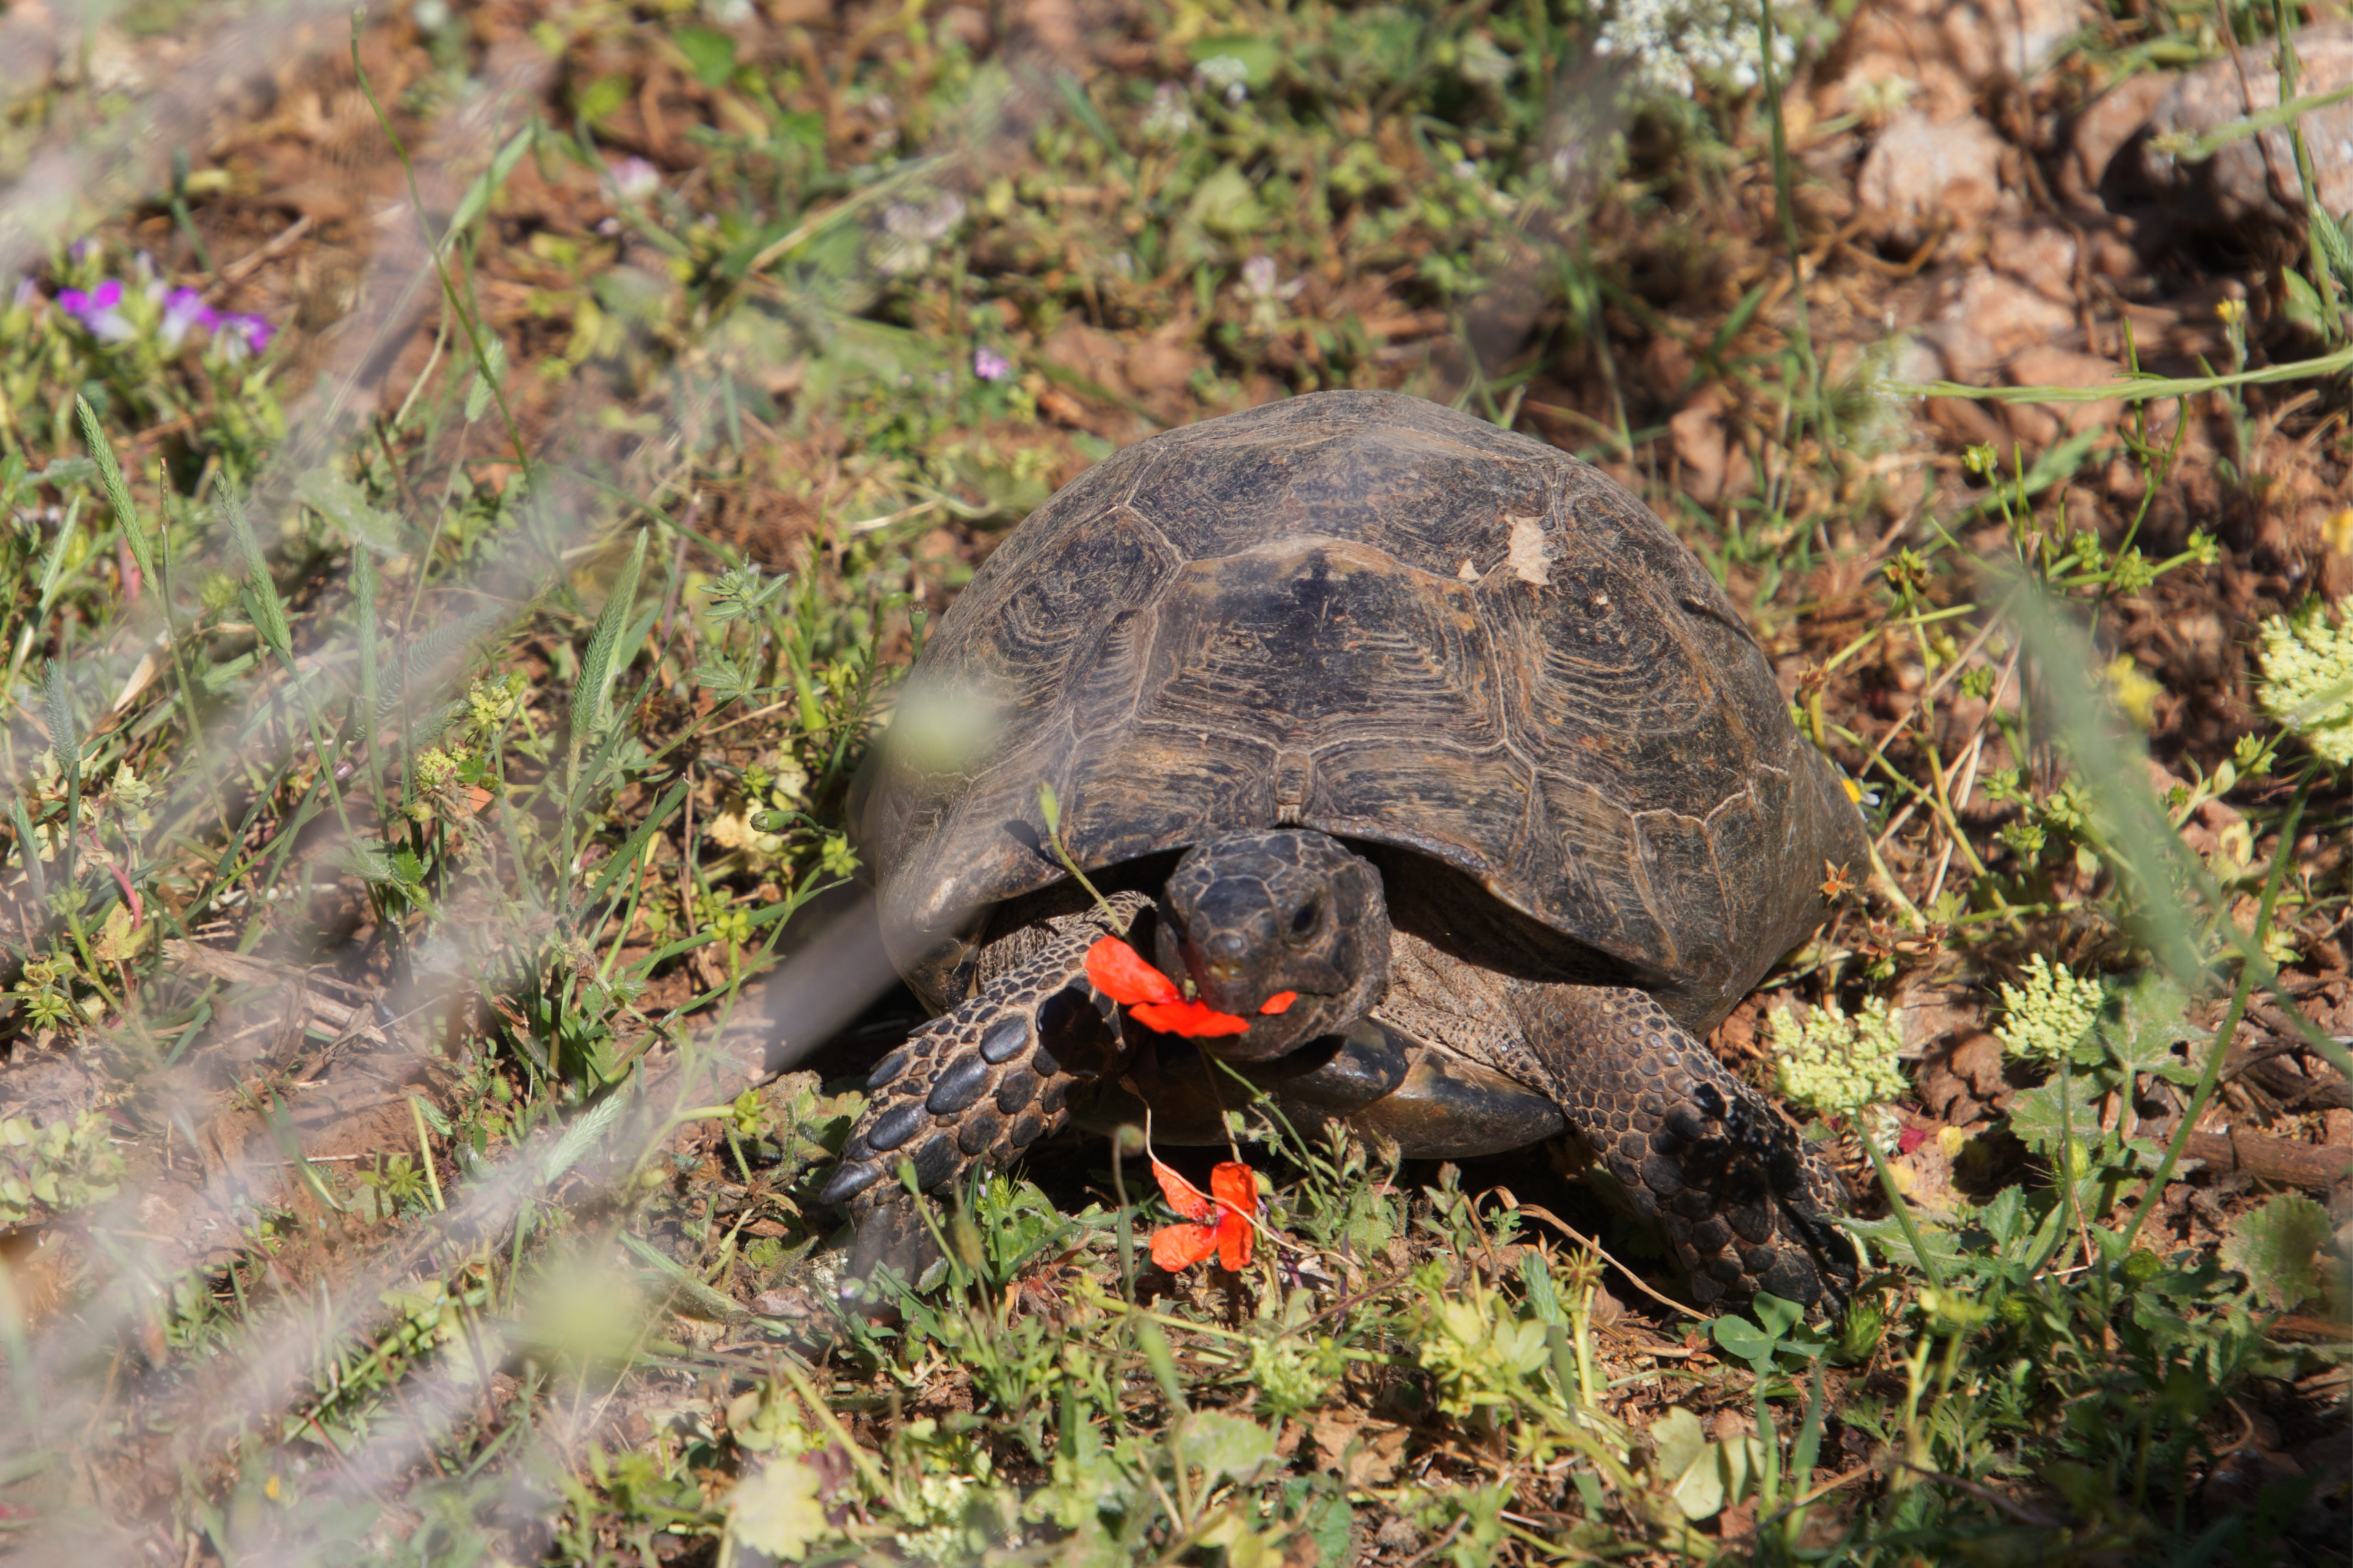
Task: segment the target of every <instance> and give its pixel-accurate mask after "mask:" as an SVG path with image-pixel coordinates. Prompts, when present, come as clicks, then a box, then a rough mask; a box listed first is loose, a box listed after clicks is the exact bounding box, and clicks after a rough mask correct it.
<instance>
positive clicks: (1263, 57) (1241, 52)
mask: <svg viewBox="0 0 2353 1568" xmlns="http://www.w3.org/2000/svg"><path fill="white" fill-rule="evenodd" d="M1185 52H1186V53H1187V55H1189V56H1191V57H1192V59H1193V63H1194V64H1195V65H1199V64H1200V63H1201V62H1202V61H1204V60H1214V59H1216V58H1219V56H1221V55H1222V56H1224V57H1225V58H1228V59H1230V60H1240V62H1241V65H1242V68H1243V69H1244V70H1246V71H1248V72H1249V73H1250V74H1249V75H1248V76H1246V77H1244V78H1243V81H1244V83H1245V84H1246V85H1248V87H1249V88H1250V90H1251V91H1252V92H1258V91H1261V90H1262V89H1264V88H1265V87H1266V86H1267V85H1268V84H1269V83H1271V82H1272V81H1273V80H1274V71H1275V68H1276V67H1277V66H1279V65H1281V64H1282V51H1281V50H1280V49H1279V48H1278V47H1276V45H1275V42H1274V40H1273V39H1272V38H1268V37H1258V36H1256V35H1253V34H1250V33H1220V34H1219V35H1218V36H1217V37H1209V38H1196V39H1194V40H1193V41H1192V42H1191V43H1189V44H1187V45H1186V46H1185Z"/></svg>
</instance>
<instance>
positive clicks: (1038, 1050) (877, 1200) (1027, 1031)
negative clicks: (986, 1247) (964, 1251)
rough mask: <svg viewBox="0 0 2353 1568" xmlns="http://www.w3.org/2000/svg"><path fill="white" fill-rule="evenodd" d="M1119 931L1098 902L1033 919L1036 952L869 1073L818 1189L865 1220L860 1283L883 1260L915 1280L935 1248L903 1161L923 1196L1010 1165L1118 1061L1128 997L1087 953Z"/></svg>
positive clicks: (852, 1266) (857, 1221)
mask: <svg viewBox="0 0 2353 1568" xmlns="http://www.w3.org/2000/svg"><path fill="white" fill-rule="evenodd" d="M1137 901H1138V902H1140V900H1137ZM1109 929H1110V927H1109V926H1108V924H1107V923H1106V922H1105V921H1103V918H1102V917H1101V915H1100V914H1099V913H1098V912H1097V911H1094V910H1087V911H1085V912H1083V913H1081V914H1071V915H1060V916H1056V917H1054V918H1052V919H1050V920H1049V921H1043V922H1041V924H1040V926H1038V927H1032V928H1030V929H1029V931H1026V932H1024V933H1023V934H1022V935H1021V937H1020V938H1019V939H1018V942H1017V943H1016V945H1017V946H1018V947H1020V948H1026V949H1028V950H1029V951H1028V952H1027V954H1026V956H1022V957H1020V958H1018V960H1016V961H1015V962H1013V963H1011V964H1010V965H1009V966H1008V967H1006V968H1005V969H1004V970H1003V971H1002V973H997V974H995V975H994V976H993V977H991V978H988V979H987V981H986V983H985V984H983V986H982V988H981V990H980V991H979V993H978V994H976V995H974V996H973V997H972V998H971V999H970V1000H969V1001H966V1002H965V1003H963V1004H962V1005H958V1006H956V1007H954V1008H952V1009H950V1010H949V1011H948V1012H946V1013H944V1014H942V1015H941V1016H938V1017H936V1018H934V1019H932V1020H931V1021H930V1022H929V1023H927V1024H925V1025H923V1026H922V1027H921V1028H919V1029H917V1030H916V1031H915V1032H914V1033H913V1035H911V1036H909V1037H908V1038H907V1041H906V1043H905V1044H904V1045H902V1046H901V1047H899V1048H898V1049H896V1050H894V1051H892V1053H891V1054H890V1055H889V1056H886V1057H884V1058H882V1060H881V1062H880V1063H878V1064H876V1066H875V1068H874V1071H873V1073H872V1075H871V1077H869V1078H868V1079H867V1080H866V1088H867V1090H868V1092H869V1093H870V1094H871V1096H872V1097H873V1098H872V1099H871V1100H869V1101H868V1102H867V1106H866V1111H865V1114H863V1115H862V1116H860V1118H859V1119H858V1125H857V1126H856V1127H854V1128H852V1129H851V1130H850V1134H849V1142H847V1143H846V1144H844V1145H843V1146H842V1151H841V1163H840V1164H839V1166H838V1167H837V1168H836V1169H835V1171H834V1173H833V1176H832V1179H831V1180H829V1181H828V1182H827V1183H826V1184H825V1190H824V1192H823V1193H822V1194H819V1196H820V1198H821V1200H822V1201H823V1202H826V1203H829V1204H839V1205H845V1206H846V1207H847V1208H848V1210H849V1217H850V1220H851V1222H852V1223H853V1224H854V1225H856V1226H857V1227H858V1244H857V1246H856V1247H853V1248H852V1249H851V1252H850V1258H849V1278H850V1279H853V1280H856V1281H859V1282H860V1283H861V1284H862V1283H863V1281H865V1280H866V1279H869V1278H870V1277H871V1275H872V1274H873V1272H874V1270H875V1269H876V1268H878V1267H881V1266H882V1265H885V1264H887V1265H889V1266H891V1267H892V1268H897V1269H898V1270H899V1271H900V1272H901V1273H902V1274H903V1275H905V1276H906V1277H907V1278H909V1279H913V1278H915V1277H916V1276H917V1275H919V1274H920V1273H921V1272H922V1271H923V1268H925V1267H927V1266H928V1265H929V1264H930V1262H931V1261H932V1259H933V1258H934V1257H935V1256H936V1247H934V1244H933V1241H932V1238H931V1232H930V1229H929V1227H928V1226H925V1225H924V1223H923V1215H922V1214H921V1212H920V1211H919V1210H918V1209H917V1207H916V1200H914V1199H913V1198H912V1197H911V1196H909V1194H908V1193H907V1190H906V1187H905V1185H904V1184H902V1182H901V1181H900V1179H899V1168H900V1165H901V1164H902V1163H912V1164H913V1166H914V1171H915V1183H916V1185H917V1186H919V1187H921V1188H922V1189H923V1191H925V1192H934V1191H937V1190H938V1189H940V1188H942V1187H944V1186H946V1185H948V1184H950V1183H952V1182H954V1181H955V1179H956V1178H957V1177H958V1176H959V1175H961V1174H962V1173H963V1172H964V1171H965V1167H967V1166H969V1165H971V1164H974V1163H987V1164H991V1165H1001V1164H1004V1163H1008V1162H1009V1161H1010V1160H1011V1159H1012V1158H1013V1157H1014V1156H1015V1155H1017V1154H1018V1153H1019V1152H1021V1151H1022V1150H1024V1149H1027V1148H1028V1147H1029V1145H1030V1144H1032V1143H1034V1142H1037V1141H1038V1140H1039V1139H1040V1138H1042V1137H1044V1136H1045V1135H1046V1134H1047V1133H1049V1132H1051V1131H1055V1130H1057V1129H1058V1128H1060V1127H1061V1126H1062V1125H1063V1124H1064V1123H1065V1122H1066V1121H1069V1119H1070V1113H1069V1111H1068V1110H1066V1109H1065V1107H1064V1103H1063V1102H1064V1099H1065V1097H1066V1096H1067V1095H1068V1094H1069V1092H1070V1089H1071V1086H1072V1085H1073V1084H1075V1083H1080V1082H1083V1081H1085V1080H1088V1079H1093V1078H1095V1077H1098V1076H1100V1075H1101V1074H1102V1073H1103V1072H1105V1071H1106V1070H1108V1069H1109V1068H1111V1067H1112V1066H1113V1063H1114V1062H1115V1061H1116V1059H1117V1058H1118V1054H1119V1050H1120V1026H1119V1019H1118V1009H1117V1006H1116V1005H1115V1004H1113V1001H1112V999H1111V998H1110V997H1108V996H1105V995H1103V994H1102V993H1101V992H1098V991H1097V990H1095V988H1094V987H1093V985H1092V984H1090V983H1089V982H1088V980H1087V974H1086V956H1087V949H1088V948H1089V947H1091V946H1092V945H1093V944H1094V942H1095V941H1096V940H1097V939H1098V938H1100V937H1102V936H1103V935H1104V934H1105V933H1106V931H1109ZM1007 951H1008V952H1009V951H1011V949H1009V948H1008V950H1007ZM987 967H988V966H987V964H984V973H987Z"/></svg>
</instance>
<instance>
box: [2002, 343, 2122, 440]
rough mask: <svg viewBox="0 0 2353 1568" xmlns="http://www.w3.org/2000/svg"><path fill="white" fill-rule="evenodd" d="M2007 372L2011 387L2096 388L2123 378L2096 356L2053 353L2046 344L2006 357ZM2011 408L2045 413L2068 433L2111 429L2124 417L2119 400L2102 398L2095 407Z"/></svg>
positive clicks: (2043, 405) (2118, 369) (2118, 370)
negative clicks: (2008, 360) (2095, 427)
mask: <svg viewBox="0 0 2353 1568" xmlns="http://www.w3.org/2000/svg"><path fill="white" fill-rule="evenodd" d="M2009 372H2010V384H2011V385H2012V386H2071V387H2072V386H2098V385H2101V384H2104V383H2106V382H2111V381H2121V380H2123V379H2124V374H2125V373H2124V367H2123V366H2122V365H2119V364H2116V363H2114V362H2112V361H2109V360H2104V359H2102V358H2100V357H2099V356H2098V355H2096V354H2085V353H2073V351H2071V350H2068V349H2054V348H2052V347H2051V346H2050V345H2049V344H2048V343H2041V344H2035V345H2032V346H2030V347H2027V348H2022V349H2021V350H2019V351H2018V352H2017V353H2014V354H2012V355H2010V365H2009ZM2011 406H2012V407H2031V408H2037V409H2047V410H2048V411H2049V412H2050V415H2051V417H2052V418H2053V419H2054V420H2056V421H2057V422H2058V423H2059V424H2060V425H2061V426H2063V427H2065V428H2066V429H2067V430H2068V431H2069V432H2071V433H2073V432H2076V431H2082V430H2089V429H2092V428H2094V426H2103V425H2114V424H2115V423H2116V422H2117V421H2118V420H2119V419H2121V418H2123V417H2124V407H2125V405H2124V402H2123V400H2122V399H2121V398H2115V397H2106V398H2102V399H2101V400H2100V401H2099V402H2097V403H2041V404H2027V405H2018V404H2013V405H2011Z"/></svg>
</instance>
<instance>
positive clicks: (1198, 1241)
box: [1152, 1225, 1220, 1274]
mask: <svg viewBox="0 0 2353 1568" xmlns="http://www.w3.org/2000/svg"><path fill="white" fill-rule="evenodd" d="M1219 1240H1220V1237H1219V1227H1218V1226H1214V1225H1164V1226H1161V1227H1160V1228H1159V1229H1158V1230H1155V1231H1154V1232H1153V1233H1152V1261H1153V1262H1155V1263H1157V1264H1158V1265H1160V1267H1161V1268H1166V1270H1168V1272H1169V1273H1171V1274H1175V1273H1176V1272H1178V1271H1179V1270H1181V1269H1186V1268H1192V1267H1193V1265H1195V1264H1196V1263H1199V1262H1201V1261H1202V1260H1203V1259H1205V1258H1208V1256H1209V1255H1210V1254H1211V1253H1213V1252H1216V1251H1218V1250H1219Z"/></svg>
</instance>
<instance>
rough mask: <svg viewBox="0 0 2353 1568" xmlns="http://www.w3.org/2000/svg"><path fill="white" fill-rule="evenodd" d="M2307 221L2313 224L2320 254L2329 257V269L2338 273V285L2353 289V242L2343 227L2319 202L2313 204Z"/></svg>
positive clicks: (2313, 234) (2313, 232)
mask: <svg viewBox="0 0 2353 1568" xmlns="http://www.w3.org/2000/svg"><path fill="white" fill-rule="evenodd" d="M2306 221H2307V222H2308V223H2310V224H2311V225H2312V237H2313V238H2314V239H2316V240H2317V241H2318V242H2319V244H2320V254H2321V255H2322V256H2323V257H2325V258H2327V261H2328V270H2329V271H2331V272H2333V273H2335V274H2336V275H2337V284H2338V286H2339V287H2340V288H2346V289H2353V243H2348V242H2347V240H2346V238H2345V230H2344V229H2343V227H2341V226H2339V225H2338V223H2337V220H2336V219H2335V218H2333V217H2330V216H2328V209H2327V208H2326V207H2324V206H2322V205H2320V204H2319V203H2317V202H2315V203H2313V204H2312V205H2311V208H2310V210H2309V211H2308V212H2307V214H2306Z"/></svg>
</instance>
